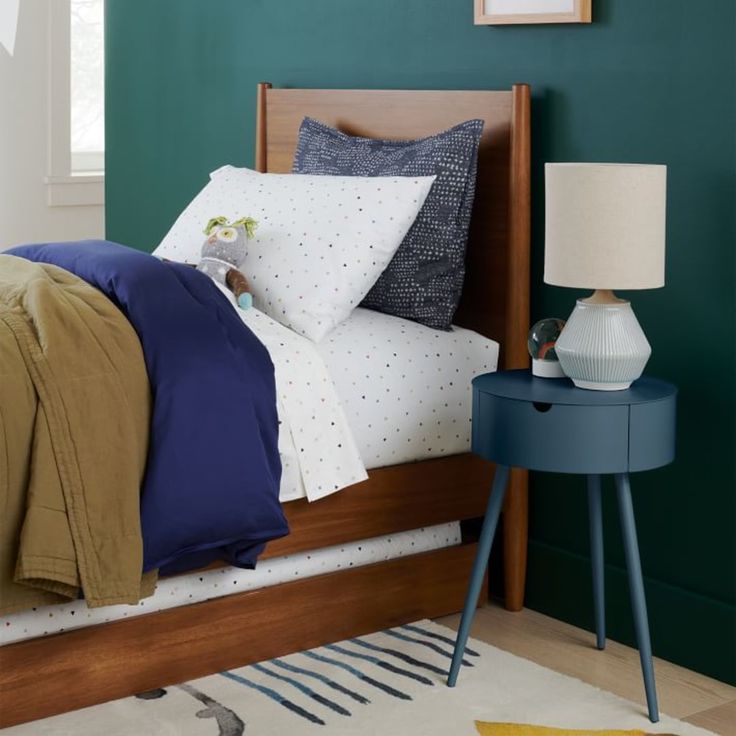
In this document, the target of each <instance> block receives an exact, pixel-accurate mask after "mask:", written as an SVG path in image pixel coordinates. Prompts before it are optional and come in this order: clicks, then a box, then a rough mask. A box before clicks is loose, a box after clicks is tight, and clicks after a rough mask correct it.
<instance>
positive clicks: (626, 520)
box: [616, 473, 659, 723]
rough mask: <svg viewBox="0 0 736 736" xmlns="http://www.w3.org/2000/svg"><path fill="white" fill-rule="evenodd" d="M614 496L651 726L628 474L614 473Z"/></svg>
mask: <svg viewBox="0 0 736 736" xmlns="http://www.w3.org/2000/svg"><path fill="white" fill-rule="evenodd" d="M616 495H617V497H618V509H619V513H620V515H621V532H622V534H623V539H624V553H625V555H626V569H627V570H628V574H629V592H630V594H631V608H632V611H633V614H634V627H635V629H636V641H637V643H638V645H639V658H640V659H641V671H642V674H643V675H644V689H645V690H646V694H647V707H648V709H649V720H650V721H651V722H652V723H656V722H657V721H658V720H659V708H658V706H657V687H656V685H655V682H654V665H653V663H652V643H651V640H650V638H649V621H648V619H647V603H646V599H645V597H644V581H643V579H642V574H641V559H640V558H639V542H638V540H637V538H636V522H635V520H634V506H633V504H632V502H631V485H630V484H629V475H628V473H618V474H616Z"/></svg>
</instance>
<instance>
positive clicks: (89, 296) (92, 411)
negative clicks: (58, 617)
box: [0, 255, 155, 613]
mask: <svg viewBox="0 0 736 736" xmlns="http://www.w3.org/2000/svg"><path fill="white" fill-rule="evenodd" d="M150 409H151V397H150V389H149V385H148V379H147V376H146V370H145V365H144V362H143V353H142V350H141V346H140V343H139V341H138V338H137V336H136V333H135V332H134V330H133V328H132V327H131V326H130V324H129V323H128V321H127V320H126V319H125V317H124V316H123V314H122V313H121V312H120V311H119V310H118V309H117V307H116V306H115V305H114V304H113V303H112V302H111V301H110V300H108V299H107V297H105V296H104V295H103V294H102V293H101V292H99V291H97V290H96V289H94V288H93V287H91V286H89V285H88V284H87V283H86V282H84V281H82V280H81V279H79V278H77V277H76V276H74V275H72V274H70V273H68V272H66V271H64V270H62V269H60V268H56V267H55V266H47V265H39V264H35V263H31V262H30V261H27V260H25V259H22V258H16V257H14V256H8V255H0V613H2V612H8V611H12V610H17V609H22V608H29V607H31V606H37V605H42V604H47V603H57V602H60V601H63V600H66V599H69V598H76V597H78V595H79V594H80V591H81V592H82V593H83V594H84V597H85V598H86V600H87V603H88V605H89V606H102V605H109V604H113V603H136V602H137V601H138V600H139V599H140V598H141V597H145V596H146V595H150V594H151V593H152V590H153V586H154V583H155V576H154V575H146V576H145V578H144V579H142V577H141V569H142V558H143V544H142V538H141V529H140V513H139V493H140V485H141V480H142V478H143V473H144V469H145V461H146V450H147V446H148V431H149V417H150Z"/></svg>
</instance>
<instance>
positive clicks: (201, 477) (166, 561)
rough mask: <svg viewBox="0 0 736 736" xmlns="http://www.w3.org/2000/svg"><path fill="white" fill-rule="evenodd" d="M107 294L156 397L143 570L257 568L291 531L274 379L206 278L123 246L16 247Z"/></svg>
mask: <svg viewBox="0 0 736 736" xmlns="http://www.w3.org/2000/svg"><path fill="white" fill-rule="evenodd" d="M7 253H8V254H9V255H14V256H19V257H23V258H26V259H28V260H31V261H35V262H37V263H48V264H52V265H55V266H58V267H60V268H63V269H65V270H67V271H70V272H72V273H74V274H76V275H77V276H79V277H80V278H82V279H84V280H85V281H87V282H88V283H90V284H91V285H93V286H95V287H96V288H98V289H100V290H101V291H102V292H103V293H104V294H105V295H106V296H107V297H108V298H109V299H110V300H112V301H113V302H114V303H115V304H116V305H117V306H118V307H119V308H120V310H121V311H122V312H123V313H124V315H125V316H126V317H127V319H128V320H129V321H130V323H131V324H132V325H133V327H134V329H135V331H136V332H137V333H138V337H139V338H140V341H141V344H142V346H143V352H144V355H145V361H146V368H147V371H148V378H149V381H150V384H151V391H152V395H153V417H152V423H151V437H150V446H149V453H148V461H147V467H146V475H145V479H144V482H143V488H142V494H141V523H142V530H143V553H144V570H151V569H154V568H160V569H161V571H162V572H166V573H171V572H179V571H182V570H186V569H192V568H194V567H199V566H202V565H205V564H208V563H209V562H211V561H213V560H215V559H223V560H225V561H226V562H229V563H230V564H233V565H237V566H239V567H253V566H254V565H255V561H256V558H257V556H258V554H259V553H260V552H261V550H262V549H263V546H264V545H265V543H266V542H267V541H269V540H271V539H275V538H277V537H281V536H284V535H285V534H287V533H288V526H287V524H286V520H285V518H284V515H283V513H282V510H281V506H280V504H279V500H278V494H279V483H280V479H281V461H280V457H279V453H278V417H277V413H276V388H275V383H274V369H273V364H272V363H271V359H270V356H269V354H268V351H267V350H266V348H265V347H264V346H263V345H262V344H261V343H260V341H259V340H258V339H257V338H256V336H255V335H254V334H253V333H252V332H251V331H250V330H249V329H248V328H247V327H246V326H245V325H244V324H243V322H242V320H241V319H240V317H239V316H238V314H237V313H236V311H235V310H234V308H233V307H232V306H231V304H230V303H229V302H228V300H227V299H226V298H225V297H224V296H223V294H221V293H220V291H219V290H218V288H217V287H216V286H215V285H214V283H213V282H212V281H211V280H210V278H209V277H207V276H205V275H204V274H202V273H200V272H199V271H197V270H195V269H193V268H191V267H189V266H184V265H182V264H177V263H170V262H163V261H160V260H159V259H157V258H155V257H153V256H151V255H148V254H145V253H142V252H140V251H137V250H133V249H131V248H126V247H125V246H122V245H118V244H116V243H110V242H107V241H95V240H89V241H80V242H75V243H44V244H37V245H27V246H21V247H17V248H13V249H11V250H10V251H7Z"/></svg>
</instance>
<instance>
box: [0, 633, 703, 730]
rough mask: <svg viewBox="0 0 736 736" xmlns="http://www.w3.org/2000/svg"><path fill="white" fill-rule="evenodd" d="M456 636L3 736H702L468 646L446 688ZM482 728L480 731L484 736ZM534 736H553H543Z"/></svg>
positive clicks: (269, 672) (286, 662)
mask: <svg viewBox="0 0 736 736" xmlns="http://www.w3.org/2000/svg"><path fill="white" fill-rule="evenodd" d="M453 641H454V632H452V631H451V630H450V629H447V628H445V627H443V626H439V625H437V624H434V623H431V622H429V621H420V622H418V623H416V624H412V625H409V626H401V627H397V628H395V629H391V630H388V631H383V632H379V633H376V634H369V635H368V636H362V637H360V638H357V639H351V640H349V641H344V642H340V643H338V644H331V645H328V646H325V647H320V648H319V649H313V650H311V651H308V652H300V653H298V654H293V655H291V656H288V657H282V658H280V659H274V660H271V661H269V662H263V663H260V664H255V665H250V666H248V667H242V668H240V669H237V670H232V671H229V672H222V673H220V674H218V675H212V676H210V677H204V678H202V679H200V680H193V681H191V682H188V683H185V684H182V685H174V686H172V687H167V688H165V690H157V691H153V692H150V693H143V694H141V695H140V696H137V697H132V698H124V699H122V700H116V701H113V702H110V703H105V704H104V705H98V706H94V707H92V708H85V709H84V710H79V711H75V712H73V713H67V714H65V715H61V716H55V717H54V718H48V719H46V720H43V721H36V722H34V723H29V724H25V725H22V726H15V727H13V728H9V729H6V730H4V731H3V732H2V735H3V736H16V735H18V736H20V735H21V734H22V735H23V736H31V735H32V736H46V735H53V736H241V734H244V735H245V736H292V735H296V736H301V735H302V734H304V736H310V734H323V735H324V736H337V735H338V734H339V735H340V736H353V735H354V736H368V735H370V736H415V735H416V736H478V734H482V735H483V736H485V735H486V734H488V735H490V736H494V734H496V735H497V736H502V735H503V736H507V735H508V734H517V735H520V734H522V733H523V734H524V736H527V735H530V734H533V733H534V732H533V731H531V730H525V731H521V730H519V729H518V728H516V729H515V728H513V727H512V728H508V727H506V726H500V725H495V726H494V725H493V724H508V723H517V724H519V723H523V724H536V725H540V726H547V727H557V728H564V729H587V730H613V729H626V730H635V731H638V732H639V733H642V732H643V733H671V734H678V735H679V736H705V734H708V733H709V732H708V731H704V730H703V729H700V728H696V727H695V726H691V725H689V724H687V723H683V722H682V721H677V720H675V719H673V718H667V717H666V716H662V720H661V721H660V723H658V724H656V725H653V724H651V723H649V720H648V719H647V717H646V714H645V712H644V709H643V708H642V707H641V706H639V705H636V704H634V703H631V702H629V701H626V700H623V699H621V698H618V697H616V696H615V695H612V694H611V693H607V692H604V691H602V690H597V689H596V688H594V687H592V686H590V685H586V684H585V683H582V682H580V681H579V680H575V679H573V678H571V677H566V676H565V675H560V674H558V673H556V672H553V671H552V670H548V669H546V668H544V667H540V666H539V665H536V664H534V663H532V662H529V661H528V660H525V659H521V658H520V657H516V656H514V655H513V654H508V653H507V652H504V651H502V650H500V649H496V648H495V647H492V646H489V645H487V644H484V643H482V642H479V641H476V640H472V639H471V641H470V643H469V650H468V652H467V654H466V658H465V662H466V664H465V666H464V667H463V668H462V671H461V673H460V677H459V679H458V685H457V687H455V688H453V689H450V688H448V687H446V686H445V678H446V673H447V669H448V667H449V664H450V657H451V654H452V644H453ZM484 724H485V725H484ZM543 736H553V734H551V735H550V732H546V733H545V734H544V735H543Z"/></svg>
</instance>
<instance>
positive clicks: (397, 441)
mask: <svg viewBox="0 0 736 736" xmlns="http://www.w3.org/2000/svg"><path fill="white" fill-rule="evenodd" d="M318 349H319V352H320V353H321V355H322V357H323V358H324V360H325V363H326V364H327V368H328V370H329V372H330V375H331V376H332V380H333V381H334V383H335V387H336V389H337V394H338V396H339V397H340V399H341V401H342V407H343V410H344V412H345V414H346V416H347V419H348V422H349V424H350V428H351V429H352V431H353V435H354V437H355V440H356V442H357V445H358V449H359V451H360V455H361V457H362V459H363V462H364V463H365V466H366V467H367V468H378V467H382V466H385V465H396V464H398V463H404V462H411V461H413V460H423V459H426V458H431V457H441V456H445V455H456V454H458V453H462V452H467V451H468V450H469V449H470V420H471V410H472V390H471V381H472V379H473V377H474V376H477V375H478V374H480V373H489V372H491V371H495V370H496V367H497V363H498V352H499V345H498V343H497V342H495V341H493V340H489V339H488V338H485V337H483V336H482V335H479V334H478V333H476V332H473V331H471V330H466V329H462V328H460V327H453V329H452V331H450V332H446V331H444V330H434V329H432V328H430V327H425V326H424V325H420V324H417V323H416V322H410V321H409V320H405V319H401V318H400V317H393V316H390V315H387V314H382V313H380V312H374V311H372V310H369V309H363V308H358V309H356V310H355V311H354V312H353V313H352V314H351V315H350V317H349V318H348V319H347V320H346V321H345V322H343V323H342V324H341V325H339V326H338V327H337V328H335V330H333V332H331V333H330V334H329V335H328V336H327V338H326V339H325V340H324V342H322V343H320V345H319V346H318Z"/></svg>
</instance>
